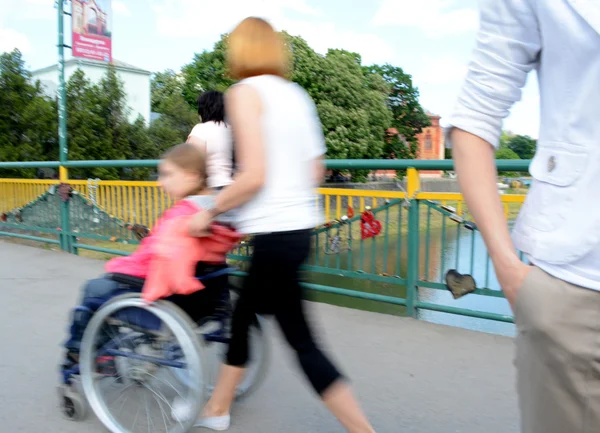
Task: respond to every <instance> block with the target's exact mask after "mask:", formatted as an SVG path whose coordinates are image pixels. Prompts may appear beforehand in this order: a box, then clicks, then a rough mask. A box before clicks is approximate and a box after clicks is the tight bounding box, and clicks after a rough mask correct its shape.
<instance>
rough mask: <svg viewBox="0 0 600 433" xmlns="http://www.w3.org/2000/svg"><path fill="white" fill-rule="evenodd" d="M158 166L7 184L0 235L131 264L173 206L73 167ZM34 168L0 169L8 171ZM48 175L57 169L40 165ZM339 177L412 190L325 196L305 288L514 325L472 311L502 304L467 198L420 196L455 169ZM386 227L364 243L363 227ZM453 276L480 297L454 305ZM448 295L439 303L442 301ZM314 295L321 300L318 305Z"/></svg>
mask: <svg viewBox="0 0 600 433" xmlns="http://www.w3.org/2000/svg"><path fill="white" fill-rule="evenodd" d="M157 162H158V161H70V162H66V163H64V164H63V165H62V168H61V179H60V180H30V179H0V215H1V216H2V218H1V220H0V236H6V237H13V238H21V239H26V240H30V241H37V242H45V243H49V244H56V245H60V247H61V248H62V249H63V250H65V251H67V252H70V253H74V254H78V253H82V254H83V252H85V251H88V252H89V251H92V252H94V253H97V254H98V253H99V254H101V255H102V257H108V255H125V254H129V253H131V252H132V251H134V250H135V248H136V245H137V244H138V243H139V242H140V239H141V237H142V235H143V234H144V233H145V231H146V230H147V229H149V228H151V227H152V225H153V224H154V223H155V222H156V220H157V219H158V218H159V216H160V214H161V213H162V211H163V210H164V209H166V208H167V207H168V206H170V204H171V203H172V200H171V199H170V198H169V197H168V196H167V195H166V194H165V193H164V192H163V191H162V190H161V189H160V187H159V185H158V183H157V182H133V181H105V180H99V179H89V180H70V179H68V177H67V170H66V167H97V166H104V167H107V166H110V167H140V166H144V167H152V166H156V164H157ZM35 164H36V163H25V164H19V163H0V173H1V169H2V168H20V167H24V166H27V167H35V166H36V165H35ZM40 164H42V165H41V166H45V167H49V166H51V167H52V166H54V165H53V164H56V165H58V163H40ZM327 165H328V167H329V168H331V169H336V170H354V169H363V170H364V169H368V170H399V169H407V181H406V183H405V188H400V189H399V190H398V189H395V190H390V191H380V190H378V191H373V190H367V189H347V188H321V189H320V190H319V196H318V198H316V201H317V205H318V206H319V207H320V208H321V209H322V211H323V212H324V214H325V220H326V224H324V225H322V226H320V227H317V228H315V230H314V234H313V253H312V255H311V257H310V260H309V262H308V263H307V264H306V266H305V269H306V271H307V272H308V273H309V277H310V278H309V280H310V281H311V283H310V284H307V286H308V287H309V288H310V289H313V290H314V291H315V292H317V293H319V294H320V295H318V296H321V297H322V298H323V300H324V301H326V302H327V301H329V298H328V297H336V296H339V295H342V296H344V297H350V298H355V299H362V300H365V301H374V302H377V303H382V304H384V305H388V306H390V308H391V309H386V310H385V311H390V312H393V313H403V314H406V315H409V316H418V312H419V311H425V310H431V311H439V312H444V313H451V314H459V315H464V316H471V317H478V318H485V319H491V320H496V321H502V322H512V320H513V319H512V316H511V314H510V313H509V310H508V309H506V308H505V309H504V310H505V311H506V314H504V313H498V309H492V310H491V311H490V310H486V309H485V308H477V307H476V308H469V305H470V304H471V303H470V302H466V307H465V306H463V304H465V302H463V301H464V300H468V299H472V298H473V297H483V298H485V299H492V300H493V299H496V300H499V301H501V302H504V303H505V301H504V300H503V299H502V298H503V295H502V292H501V291H500V290H499V287H498V284H497V280H496V278H495V276H494V272H493V267H492V266H491V262H490V259H489V256H488V255H487V252H486V250H485V246H484V244H483V242H482V239H481V236H480V235H479V233H478V231H477V227H476V226H475V225H474V224H473V223H472V221H471V217H470V215H469V212H468V208H467V207H466V205H465V203H464V200H463V197H462V195H461V194H457V193H437V192H422V191H421V182H420V177H419V170H451V169H452V162H451V161H415V160H383V161H376V160H345V161H328V162H327ZM498 169H499V170H501V171H522V172H524V171H527V169H528V161H498ZM524 198H525V195H523V194H503V195H502V196H501V200H502V202H503V204H504V208H505V214H506V216H507V218H508V220H509V221H511V220H513V219H514V218H515V217H516V215H517V213H518V211H519V208H520V206H521V204H522V203H523V201H524ZM369 224H370V225H371V226H372V227H373V226H375V227H377V226H380V229H379V231H377V230H375V232H376V233H373V236H365V226H368V225H369ZM251 254H252V242H251V239H248V240H247V241H246V242H244V243H243V244H241V245H240V246H239V247H238V248H236V249H235V250H234V251H233V252H232V254H231V255H230V259H231V260H233V261H235V262H236V263H238V264H239V265H240V268H241V272H240V274H239V275H240V276H243V275H244V269H245V263H247V261H248V259H249V256H250V255H251ZM451 269H455V270H457V271H458V272H460V273H462V274H469V275H472V276H474V277H475V280H476V281H477V289H476V290H475V291H474V292H472V294H469V295H467V296H465V297H464V298H463V299H454V297H451V296H450V294H449V292H448V289H447V286H446V281H445V276H446V273H447V272H448V271H449V270H451ZM443 292H446V293H444V296H446V298H448V299H446V300H442V301H440V297H439V296H436V293H443ZM318 296H317V297H318Z"/></svg>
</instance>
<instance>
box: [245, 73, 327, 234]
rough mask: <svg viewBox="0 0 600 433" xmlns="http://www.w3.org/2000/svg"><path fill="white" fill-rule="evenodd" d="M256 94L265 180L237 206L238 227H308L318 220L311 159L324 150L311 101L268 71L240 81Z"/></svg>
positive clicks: (280, 229) (251, 231)
mask: <svg viewBox="0 0 600 433" xmlns="http://www.w3.org/2000/svg"><path fill="white" fill-rule="evenodd" d="M238 85H249V86H252V87H253V88H254V89H255V90H256V91H257V92H258V94H259V95H260V99H261V105H262V119H261V123H262V132H263V143H264V146H265V153H266V158H267V161H266V165H267V167H266V179H265V185H264V186H263V188H262V189H261V191H260V192H259V193H258V194H257V195H256V196H255V197H254V198H252V200H250V201H249V202H248V203H246V204H245V205H243V206H242V207H240V208H239V209H238V215H237V217H236V219H237V224H236V226H237V228H238V230H240V231H241V232H242V233H248V234H261V233H273V232H283V231H294V230H304V229H312V228H314V227H316V226H317V225H319V224H322V223H323V220H324V218H323V215H322V213H321V211H320V209H319V204H318V196H317V191H316V187H317V185H315V180H314V179H315V177H314V160H315V159H316V158H319V157H321V156H323V155H324V154H325V152H326V147H325V139H324V136H323V130H322V127H321V122H320V121H319V117H318V114H317V110H316V107H315V104H314V102H313V101H312V99H311V98H310V96H309V95H308V93H307V92H306V91H305V90H304V89H303V88H302V87H300V86H299V85H297V84H295V83H292V82H289V81H287V80H284V79H283V78H279V77H276V76H272V75H261V76H258V77H252V78H248V79H245V80H242V81H241V82H240V83H238Z"/></svg>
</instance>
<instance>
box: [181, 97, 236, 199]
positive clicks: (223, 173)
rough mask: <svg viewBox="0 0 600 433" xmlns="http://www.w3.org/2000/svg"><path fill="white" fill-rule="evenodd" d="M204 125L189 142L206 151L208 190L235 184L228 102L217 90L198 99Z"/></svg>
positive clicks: (191, 134) (199, 114) (198, 128)
mask: <svg viewBox="0 0 600 433" xmlns="http://www.w3.org/2000/svg"><path fill="white" fill-rule="evenodd" d="M197 103H198V116H200V122H201V123H199V124H197V125H196V126H194V129H192V132H190V135H189V137H188V139H187V142H188V143H190V144H193V145H195V146H198V147H199V148H201V150H202V151H205V152H206V157H207V161H206V163H207V164H206V165H207V175H208V187H209V188H215V189H220V188H223V187H225V186H227V185H229V184H230V183H231V182H232V179H231V177H232V163H233V162H232V151H233V146H232V141H231V139H232V138H231V128H230V127H229V125H227V123H226V122H225V101H224V97H223V94H222V93H221V92H218V91H216V90H210V91H208V92H204V93H202V94H200V96H198V99H197Z"/></svg>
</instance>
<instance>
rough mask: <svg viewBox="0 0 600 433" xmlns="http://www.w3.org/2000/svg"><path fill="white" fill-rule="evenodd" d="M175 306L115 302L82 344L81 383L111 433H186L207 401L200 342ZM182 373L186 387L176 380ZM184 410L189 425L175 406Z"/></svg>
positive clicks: (130, 299)
mask: <svg viewBox="0 0 600 433" xmlns="http://www.w3.org/2000/svg"><path fill="white" fill-rule="evenodd" d="M193 329H194V325H193V323H192V322H191V321H190V320H189V318H188V316H187V315H186V314H185V313H184V312H183V311H182V310H180V309H179V308H178V307H176V306H175V305H173V304H171V303H169V302H165V301H160V302H156V303H153V304H147V303H146V302H144V301H143V300H142V299H141V298H140V297H139V295H136V294H127V295H123V296H119V297H116V298H114V299H112V300H111V301H109V302H108V303H106V304H105V305H104V306H103V307H102V308H100V310H98V311H97V312H96V313H95V314H94V316H93V318H92V320H91V321H90V323H89V325H88V327H87V329H86V331H85V334H84V337H83V342H82V348H81V358H80V368H81V383H82V386H83V390H84V393H85V396H86V398H87V400H88V402H89V404H90V407H91V408H92V410H93V411H94V413H95V414H96V416H97V417H98V418H99V419H100V421H101V422H102V423H103V424H104V426H105V427H106V428H107V429H108V430H110V431H111V432H113V433H137V432H148V431H152V432H160V433H162V432H164V433H185V432H187V431H188V430H190V429H191V428H192V426H193V424H194V422H195V421H196V418H197V415H198V414H199V412H200V410H201V408H202V406H203V404H204V402H205V395H206V393H205V389H206V386H205V384H204V371H205V370H204V365H203V361H202V358H203V356H204V354H203V343H202V342H201V341H200V340H199V339H198V338H197V336H196V334H195V333H194V331H193ZM177 369H180V370H184V371H185V375H186V376H187V377H188V378H189V382H188V383H187V384H186V383H182V382H181V381H178V380H175V377H174V375H173V373H172V371H173V370H177ZM182 400H183V401H185V402H186V405H187V406H188V407H189V409H188V412H187V416H186V419H180V417H178V415H177V413H176V412H175V411H173V403H174V402H175V401H182Z"/></svg>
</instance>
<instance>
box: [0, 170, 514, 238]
mask: <svg viewBox="0 0 600 433" xmlns="http://www.w3.org/2000/svg"><path fill="white" fill-rule="evenodd" d="M68 182H69V184H70V185H71V186H72V187H73V188H74V190H75V191H77V193H78V194H80V195H81V196H83V197H85V198H86V199H87V200H89V201H92V202H94V203H95V204H96V205H97V206H98V207H99V208H100V209H102V210H104V211H105V212H107V213H108V214H110V215H112V216H114V217H116V218H119V219H121V220H123V221H126V222H128V223H133V224H142V225H145V226H147V227H151V226H152V225H153V224H154V223H155V222H156V220H157V219H158V217H159V216H160V214H161V213H162V212H163V211H164V210H165V209H166V208H167V207H168V206H170V205H171V203H172V200H171V199H170V198H169V197H168V195H167V194H166V193H164V191H163V190H162V189H161V188H160V186H159V184H158V182H138V181H97V182H96V181H91V180H69V181H68ZM58 183H59V181H58V180H29V179H0V212H9V211H12V210H15V209H17V208H20V207H23V206H25V205H26V204H28V203H30V202H32V201H35V199H37V198H38V197H40V196H41V195H42V194H43V193H45V192H46V191H48V189H49V188H50V187H51V186H52V185H56V184H58ZM408 190H409V191H411V187H410V185H409V188H408ZM412 191H415V193H414V198H417V199H419V200H432V201H437V202H440V203H441V204H442V205H450V206H453V207H455V209H456V213H457V214H459V215H465V214H466V213H467V212H465V209H464V207H465V206H464V200H463V197H462V195H461V194H458V193H438V192H418V191H416V188H413V189H412ZM319 195H320V197H319V198H318V199H317V200H318V203H319V206H323V210H324V212H325V215H326V219H327V220H328V221H329V220H333V219H338V218H340V217H342V216H343V215H346V214H347V212H348V207H351V208H352V209H353V210H354V211H355V212H357V213H358V212H363V211H364V210H365V208H366V207H367V206H370V207H372V208H376V207H378V206H380V205H381V204H383V203H384V202H385V200H394V199H404V198H407V194H406V193H405V192H401V191H373V190H364V189H344V188H320V189H319ZM501 200H502V203H503V205H504V210H505V214H506V216H507V217H509V216H513V215H514V214H515V213H516V212H518V209H519V208H520V206H521V204H522V203H523V201H524V200H525V195H522V194H518V195H517V194H505V195H502V196H501Z"/></svg>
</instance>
